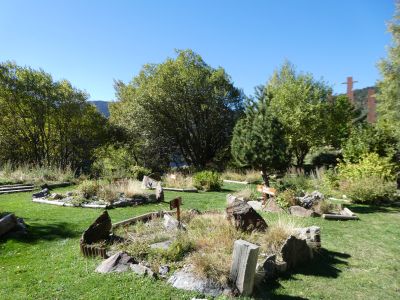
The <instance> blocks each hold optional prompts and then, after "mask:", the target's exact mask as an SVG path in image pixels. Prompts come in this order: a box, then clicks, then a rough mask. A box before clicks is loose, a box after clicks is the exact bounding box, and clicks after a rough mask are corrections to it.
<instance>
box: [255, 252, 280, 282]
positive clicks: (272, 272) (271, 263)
mask: <svg viewBox="0 0 400 300" xmlns="http://www.w3.org/2000/svg"><path fill="white" fill-rule="evenodd" d="M256 271H257V272H256V283H259V282H261V281H262V279H273V278H275V277H276V276H277V269H276V255H275V254H274V255H269V256H267V257H266V258H264V259H262V260H261V261H260V262H259V263H258V264H257V269H256Z"/></svg>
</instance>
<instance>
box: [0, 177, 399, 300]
mask: <svg viewBox="0 0 400 300" xmlns="http://www.w3.org/2000/svg"><path fill="white" fill-rule="evenodd" d="M224 187H225V190H224V191H222V192H219V193H198V194H194V193H173V192H166V199H167V200H169V199H172V198H173V197H175V196H177V195H179V196H182V197H183V202H184V208H185V209H189V208H197V209H200V210H212V209H223V208H224V206H225V196H226V194H227V193H228V192H229V191H230V190H236V189H237V188H240V187H242V186H240V185H233V184H232V185H231V184H229V185H225V186H224ZM69 189H71V188H69ZM60 190H68V188H64V189H60ZM350 208H351V209H352V210H353V211H354V212H356V213H358V214H359V216H360V218H361V220H360V221H348V222H339V221H326V220H323V219H318V218H315V219H301V218H295V220H296V222H297V223H299V224H300V225H312V224H315V225H318V226H320V227H321V234H322V244H323V248H324V249H322V250H321V253H320V254H318V255H317V259H316V260H315V261H314V262H313V263H312V264H311V265H309V266H308V267H307V268H306V267H303V268H301V269H298V270H297V271H296V272H295V273H293V274H291V273H289V274H287V275H286V276H285V277H284V278H281V279H279V280H278V281H276V282H267V283H265V284H263V285H262V286H260V287H259V288H257V289H256V291H255V298H257V299H292V298H294V299H399V298H400V210H399V209H395V208H376V207H368V206H360V205H358V206H351V207H350ZM162 209H167V205H165V204H161V205H160V204H157V205H156V204H154V205H146V206H138V207H133V208H117V209H113V210H110V211H109V213H110V216H111V218H112V220H113V222H117V221H120V220H123V219H126V218H128V217H132V216H135V215H139V214H142V213H145V212H148V211H157V210H162ZM0 211H9V212H14V213H15V214H16V215H17V216H19V217H23V218H24V219H25V222H26V223H27V224H28V225H29V231H30V235H29V237H27V238H20V239H11V240H0V299H31V298H33V299H191V298H192V297H195V296H198V297H199V296H200V295H197V294H196V293H190V292H184V291H181V290H177V289H173V288H171V287H170V286H169V285H167V284H166V283H165V282H163V281H157V280H153V279H148V278H141V277H138V276H136V275H135V274H133V273H129V272H128V273H123V274H107V275H103V274H96V273H94V272H93V271H94V269H95V268H96V266H97V265H98V263H99V262H100V259H97V258H96V259H85V258H83V257H81V255H80V254H79V238H80V235H81V234H82V232H83V230H85V229H86V228H87V227H88V226H89V225H90V224H91V223H92V222H93V220H94V219H95V218H96V217H97V216H98V215H99V214H100V212H101V210H95V209H81V208H68V207H57V206H51V205H44V204H37V203H33V202H31V193H19V194H11V195H1V196H0ZM264 217H265V219H266V220H267V222H268V220H270V221H272V220H274V219H276V218H278V217H279V216H278V215H275V214H265V215H264Z"/></svg>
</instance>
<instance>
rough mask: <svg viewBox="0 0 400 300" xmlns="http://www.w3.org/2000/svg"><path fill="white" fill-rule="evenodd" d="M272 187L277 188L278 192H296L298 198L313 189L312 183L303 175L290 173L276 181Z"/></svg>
mask: <svg viewBox="0 0 400 300" xmlns="http://www.w3.org/2000/svg"><path fill="white" fill-rule="evenodd" d="M272 186H273V187H274V188H276V189H277V190H278V192H284V191H285V190H288V189H289V190H292V191H294V192H295V194H296V196H298V195H300V194H301V193H303V192H305V191H307V190H309V189H310V188H311V182H310V179H309V178H308V177H307V176H306V175H305V174H303V173H298V174H293V173H288V174H285V176H283V177H282V178H279V179H277V180H275V181H274V182H273V183H272Z"/></svg>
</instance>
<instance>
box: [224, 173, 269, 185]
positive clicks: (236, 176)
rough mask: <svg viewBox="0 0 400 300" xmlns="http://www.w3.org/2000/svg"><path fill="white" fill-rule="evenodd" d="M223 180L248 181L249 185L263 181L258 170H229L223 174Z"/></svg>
mask: <svg viewBox="0 0 400 300" xmlns="http://www.w3.org/2000/svg"><path fill="white" fill-rule="evenodd" d="M222 178H223V179H227V180H236V181H247V182H248V183H256V182H261V181H262V178H261V174H260V172H259V171H256V170H246V171H245V172H238V171H234V170H228V171H225V172H224V173H222Z"/></svg>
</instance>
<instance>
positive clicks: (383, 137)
mask: <svg viewBox="0 0 400 300" xmlns="http://www.w3.org/2000/svg"><path fill="white" fill-rule="evenodd" d="M396 144H397V140H396V138H395V137H394V136H393V134H392V133H391V132H390V131H389V130H387V129H386V128H382V127H377V126H374V125H370V124H360V125H359V126H355V127H354V128H353V129H352V132H351V134H350V137H349V139H348V140H347V141H346V143H345V144H344V145H343V158H344V160H345V161H347V162H352V163H356V162H358V161H359V160H360V159H361V158H362V157H363V155H366V154H368V153H371V152H374V153H377V154H378V155H379V156H381V157H389V158H392V157H393V156H394V153H395V151H396Z"/></svg>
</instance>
